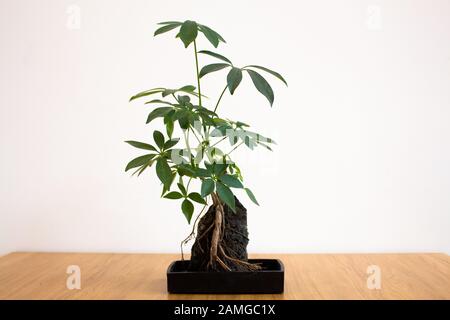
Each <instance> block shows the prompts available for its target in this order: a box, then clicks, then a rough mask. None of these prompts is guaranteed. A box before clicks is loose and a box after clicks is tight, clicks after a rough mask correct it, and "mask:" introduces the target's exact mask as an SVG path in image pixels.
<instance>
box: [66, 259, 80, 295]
mask: <svg viewBox="0 0 450 320" xmlns="http://www.w3.org/2000/svg"><path fill="white" fill-rule="evenodd" d="M66 273H67V274H69V276H68V277H67V280H66V287H67V289H69V290H74V289H77V290H80V289H81V269H80V267H79V266H77V265H70V266H68V267H67V269H66Z"/></svg>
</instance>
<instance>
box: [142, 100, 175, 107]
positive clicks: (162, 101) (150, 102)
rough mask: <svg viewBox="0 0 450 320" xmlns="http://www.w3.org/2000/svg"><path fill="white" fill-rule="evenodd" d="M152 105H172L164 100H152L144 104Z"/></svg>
mask: <svg viewBox="0 0 450 320" xmlns="http://www.w3.org/2000/svg"><path fill="white" fill-rule="evenodd" d="M152 103H162V104H167V105H169V106H171V105H172V104H171V103H170V102H168V101H164V100H160V99H153V100H150V101H147V102H146V103H145V104H152Z"/></svg>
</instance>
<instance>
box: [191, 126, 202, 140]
mask: <svg viewBox="0 0 450 320" xmlns="http://www.w3.org/2000/svg"><path fill="white" fill-rule="evenodd" d="M189 129H190V130H191V131H192V133H193V134H194V136H195V138H196V139H197V141H198V143H202V142H201V141H200V139H199V138H198V136H197V134H196V133H195V129H193V128H192V127H189Z"/></svg>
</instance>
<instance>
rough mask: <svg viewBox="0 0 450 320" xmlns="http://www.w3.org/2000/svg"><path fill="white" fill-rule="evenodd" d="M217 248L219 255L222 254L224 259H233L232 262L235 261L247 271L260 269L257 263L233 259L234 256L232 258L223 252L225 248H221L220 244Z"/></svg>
mask: <svg viewBox="0 0 450 320" xmlns="http://www.w3.org/2000/svg"><path fill="white" fill-rule="evenodd" d="M219 250H220V253H221V255H223V256H224V257H225V258H226V259H228V260H230V261H233V262H234V263H236V264H238V265H241V266H243V267H245V268H247V269H248V270H249V271H257V270H261V266H260V265H258V264H255V263H249V262H247V261H243V260H239V259H235V258H232V257H230V256H228V255H227V254H226V253H225V250H223V248H222V246H219Z"/></svg>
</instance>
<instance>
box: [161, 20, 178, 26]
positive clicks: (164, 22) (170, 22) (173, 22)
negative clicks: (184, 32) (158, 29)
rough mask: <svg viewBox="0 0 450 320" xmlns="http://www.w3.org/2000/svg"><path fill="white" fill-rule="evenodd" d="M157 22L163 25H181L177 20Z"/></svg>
mask: <svg viewBox="0 0 450 320" xmlns="http://www.w3.org/2000/svg"><path fill="white" fill-rule="evenodd" d="M158 24H160V25H163V24H176V25H179V26H181V25H182V24H183V23H181V22H179V21H163V22H158Z"/></svg>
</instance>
